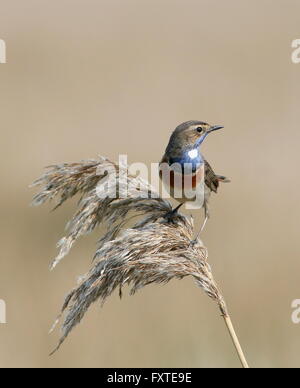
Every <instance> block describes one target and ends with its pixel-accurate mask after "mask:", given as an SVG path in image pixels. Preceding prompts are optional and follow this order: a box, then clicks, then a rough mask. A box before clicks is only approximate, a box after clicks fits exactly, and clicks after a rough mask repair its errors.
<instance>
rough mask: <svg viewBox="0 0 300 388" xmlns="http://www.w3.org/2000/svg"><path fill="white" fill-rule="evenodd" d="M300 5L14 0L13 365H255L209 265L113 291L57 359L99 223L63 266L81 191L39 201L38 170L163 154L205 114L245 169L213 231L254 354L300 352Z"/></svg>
mask: <svg viewBox="0 0 300 388" xmlns="http://www.w3.org/2000/svg"><path fill="white" fill-rule="evenodd" d="M299 15H300V1H299V0H255V1H253V0H251V1H250V0H247V1H245V0H244V1H239V0H227V1H220V0H219V1H216V0H210V1H208V0H98V1H96V0H94V1H93V0H60V1H58V0H56V1H49V0H27V1H23V2H22V1H16V0H9V1H8V0H1V2H0V38H1V39H4V40H5V41H6V44H7V64H1V65H0V85H1V86H0V87H1V97H0V99H1V104H0V120H1V121H0V125H1V182H2V185H1V186H2V187H1V219H0V228H1V264H0V299H4V300H5V301H6V303H7V320H8V323H7V324H6V325H0V343H1V347H0V348H1V349H0V366H1V367H216V366H217V367H236V366H237V367H238V366H239V361H238V359H237V357H236V354H235V352H234V349H233V346H232V344H231V342H230V338H229V336H228V334H227V332H226V329H225V327H224V325H223V322H222V319H221V318H220V316H219V313H218V311H217V308H216V306H215V305H214V304H213V303H212V302H211V301H210V300H209V299H208V298H207V297H206V296H205V295H204V294H203V293H202V291H201V290H199V289H197V288H196V287H195V285H194V282H193V281H192V279H185V280H183V281H173V282H172V283H170V284H169V285H167V286H164V287H161V286H149V287H147V288H146V289H144V290H142V291H141V292H140V293H138V294H137V295H136V296H134V297H129V296H128V295H125V296H124V299H123V300H122V301H121V302H120V301H119V299H118V296H117V295H114V296H113V297H112V298H111V299H110V300H109V301H108V302H107V303H106V304H105V306H104V308H103V309H101V308H100V307H99V306H94V308H92V309H91V311H90V312H89V314H88V315H87V316H86V318H85V319H84V320H83V322H82V324H81V325H80V326H79V327H77V328H76V330H75V331H74V332H73V333H72V334H71V335H70V337H69V338H68V340H67V341H66V343H65V344H64V346H63V347H62V348H61V350H60V351H59V352H58V353H56V354H55V355H54V356H53V357H51V358H49V357H48V354H49V352H50V351H51V350H52V349H53V347H54V346H55V344H56V341H57V340H58V336H59V332H58V331H56V332H55V333H54V334H52V335H48V330H49V328H50V326H51V324H52V322H53V320H54V318H55V317H56V315H57V313H58V311H59V309H60V307H61V303H62V301H63V298H64V296H65V294H66V293H67V292H68V291H69V290H70V289H71V288H72V287H73V286H74V285H75V284H76V280H77V276H79V275H81V274H84V273H85V272H87V270H88V269H89V266H90V263H91V258H92V255H93V252H94V250H95V246H96V241H97V238H98V237H99V234H100V231H98V233H97V232H96V233H94V234H93V235H91V236H89V237H87V238H85V239H82V240H81V241H80V242H79V243H78V244H77V245H76V246H75V248H74V249H73V251H72V252H71V254H70V255H69V256H68V257H67V258H66V259H65V260H64V261H63V262H62V264H61V265H60V266H58V267H57V269H56V270H55V271H54V272H52V273H50V272H49V271H48V264H49V263H50V260H51V259H52V258H53V257H54V256H55V254H56V248H55V243H56V241H57V240H58V239H59V238H60V237H61V236H62V235H63V232H64V225H65V223H66V221H67V219H68V218H69V217H70V216H71V215H72V212H73V209H74V204H75V202H73V203H71V204H69V205H66V206H64V207H63V208H61V209H60V210H59V211H57V212H56V213H52V214H51V213H50V209H51V207H50V206H45V207H41V208H30V207H29V202H30V200H31V197H32V196H33V194H34V192H35V191H34V190H31V189H28V185H29V184H30V183H31V182H32V181H33V180H34V179H35V178H36V177H38V176H39V175H40V174H41V173H42V171H43V167H44V166H46V165H49V164H52V163H57V162H63V161H78V160H81V159H84V158H93V157H97V155H99V154H102V155H106V156H108V157H109V158H111V159H117V157H118V155H119V154H120V153H128V155H129V159H130V162H135V161H145V162H146V163H148V164H149V163H150V162H152V161H153V162H156V161H158V160H159V159H160V157H161V155H162V153H163V151H164V149H165V146H166V143H167V141H168V138H169V135H170V132H171V130H172V129H173V128H174V127H175V126H176V125H177V124H179V123H180V122H182V121H185V120H189V119H200V120H205V121H208V122H210V123H212V124H224V125H225V127H226V130H224V131H222V133H221V132H219V133H218V134H215V135H214V136H211V137H210V138H209V139H208V141H207V142H206V144H205V146H204V148H203V150H204V153H205V155H206V156H207V158H208V159H209V161H210V162H211V164H212V165H213V167H214V168H215V169H216V171H217V172H219V173H222V174H225V175H227V176H229V177H230V178H231V179H232V183H231V184H230V185H224V186H222V188H221V190H220V193H219V195H218V196H214V198H213V199H212V218H211V220H210V222H209V224H208V226H207V229H206V230H205V232H204V234H203V239H204V241H205V244H206V245H207V247H208V248H209V253H210V262H211V263H212V266H213V270H214V273H215V277H216V278H217V280H218V282H219V284H220V286H221V288H222V290H223V293H224V295H225V298H226V300H227V303H228V305H229V308H230V311H231V313H232V317H233V320H234V323H235V326H236V329H237V332H238V334H239V336H240V340H241V342H242V345H243V347H244V349H245V352H246V355H247V357H248V359H249V362H250V364H251V365H252V366H256V367H299V366H300V353H299V349H300V325H295V324H293V323H292V322H291V314H292V309H291V303H292V301H293V300H294V299H297V298H298V299H299V298H300V285H299V272H300V261H299V218H300V217H299V216H300V211H299V189H300V181H299V171H298V167H299V162H300V153H299V141H300V130H299V117H297V114H298V112H299V99H300V89H299V84H300V64H299V65H296V64H293V63H292V62H291V53H292V49H291V42H292V40H294V39H297V38H300V28H299V27H300V26H299ZM198 222H200V218H199V216H198Z"/></svg>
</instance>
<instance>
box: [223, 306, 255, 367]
mask: <svg viewBox="0 0 300 388" xmlns="http://www.w3.org/2000/svg"><path fill="white" fill-rule="evenodd" d="M223 317H224V321H225V324H226V326H227V328H228V331H229V334H230V336H231V339H232V341H233V344H234V346H235V349H236V351H237V354H238V356H239V358H240V361H241V363H242V366H243V368H245V369H249V365H248V363H247V360H246V357H245V355H244V352H243V349H242V347H241V345H240V342H239V339H238V337H237V335H236V332H235V330H234V327H233V324H232V321H231V319H230V316H229V315H228V314H227V315H223Z"/></svg>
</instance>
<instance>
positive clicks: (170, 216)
mask: <svg viewBox="0 0 300 388" xmlns="http://www.w3.org/2000/svg"><path fill="white" fill-rule="evenodd" d="M182 205H183V203H180V204H179V205H178V206H176V207H175V209H172V210H171V211H169V212H168V213H167V214H166V215H165V216H164V218H165V219H166V220H167V222H168V223H171V222H172V223H173V222H174V221H173V218H174V216H176V214H177V212H178V210H179V209H180V208H181V206H182Z"/></svg>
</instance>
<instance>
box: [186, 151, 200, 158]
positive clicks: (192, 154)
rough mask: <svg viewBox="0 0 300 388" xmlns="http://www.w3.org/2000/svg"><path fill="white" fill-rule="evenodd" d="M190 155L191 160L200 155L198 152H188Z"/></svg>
mask: <svg viewBox="0 0 300 388" xmlns="http://www.w3.org/2000/svg"><path fill="white" fill-rule="evenodd" d="M188 155H189V157H190V158H191V159H195V158H197V157H198V155H199V153H198V150H191V151H189V152H188Z"/></svg>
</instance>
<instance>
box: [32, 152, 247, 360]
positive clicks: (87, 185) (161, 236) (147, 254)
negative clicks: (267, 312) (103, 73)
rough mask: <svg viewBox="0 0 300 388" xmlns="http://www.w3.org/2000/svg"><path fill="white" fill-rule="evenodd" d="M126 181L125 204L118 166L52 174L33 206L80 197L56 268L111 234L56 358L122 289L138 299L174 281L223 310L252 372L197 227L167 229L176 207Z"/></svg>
mask: <svg viewBox="0 0 300 388" xmlns="http://www.w3.org/2000/svg"><path fill="white" fill-rule="evenodd" d="M113 171H114V173H116V178H117V179H116V183H115V184H114V183H112V182H109V183H107V180H106V178H107V177H108V176H109V175H110V174H111V173H112V172H113ZM122 179H123V178H122ZM126 179H127V183H128V187H129V190H128V193H127V197H126V198H123V197H122V196H121V195H120V187H119V185H118V183H119V181H120V180H121V173H120V168H119V166H117V165H116V164H115V163H112V162H110V161H109V160H107V159H106V158H103V157H100V158H99V159H98V160H89V161H82V162H80V163H70V164H67V163H65V164H61V165H56V166H51V167H49V168H48V171H46V173H45V174H44V175H43V176H42V177H41V178H40V179H38V180H37V181H36V182H35V183H34V184H33V185H34V186H37V185H42V186H43V188H42V190H41V191H40V192H39V193H38V194H37V195H36V196H35V197H34V199H33V204H34V205H40V204H43V203H45V202H46V201H48V200H52V199H54V198H58V203H57V205H56V207H58V206H60V205H62V203H63V202H64V201H66V200H67V199H68V198H71V197H73V196H74V195H76V194H78V193H79V194H81V199H80V201H79V204H78V210H77V212H76V213H75V215H74V216H73V218H72V219H71V221H70V222H69V223H68V228H67V230H68V233H67V235H66V236H65V237H64V238H63V239H61V240H60V242H59V244H58V246H59V248H60V252H59V255H58V256H57V258H56V259H55V260H54V261H53V264H52V266H51V268H54V267H55V266H56V265H57V264H58V263H59V261H60V260H61V259H62V258H63V257H64V256H65V255H67V254H68V253H69V251H70V249H71V247H72V246H73V244H74V243H75V241H76V240H77V239H78V238H79V237H80V236H81V235H84V234H87V233H89V232H91V231H93V230H94V229H95V227H96V226H98V225H99V224H100V223H101V224H105V225H106V227H107V231H106V233H105V235H104V236H103V237H102V238H101V240H100V241H99V247H98V249H97V252H96V254H95V260H94V263H93V266H92V268H91V270H90V271H89V272H88V274H87V275H85V276H84V277H83V278H82V279H81V282H80V285H79V286H78V287H76V288H75V289H74V290H73V291H71V292H70V293H69V295H68V296H67V297H66V299H65V302H64V305H63V307H62V313H61V315H60V316H59V318H58V319H57V321H56V322H55V325H56V324H57V323H58V321H59V319H60V318H61V316H62V314H63V313H65V312H66V314H65V318H64V320H63V324H62V336H61V339H60V341H59V344H58V346H57V348H56V349H55V350H54V352H55V351H56V350H58V348H59V347H60V346H61V345H62V343H63V342H64V340H65V339H66V337H67V336H68V335H69V333H70V332H71V331H72V329H73V328H74V327H75V326H76V325H77V324H79V323H80V321H81V319H82V318H83V316H84V315H85V313H86V311H87V310H88V308H89V307H90V305H91V304H92V303H94V302H96V301H97V300H100V301H101V302H102V303H104V302H105V300H106V299H107V298H108V297H109V296H110V295H111V293H112V292H113V291H114V290H115V289H117V288H118V289H119V295H120V297H121V296H122V287H123V286H124V285H126V284H127V285H130V286H131V294H134V293H135V292H136V291H137V290H139V289H141V288H142V287H144V286H146V285H148V284H151V283H167V282H169V281H170V280H171V279H173V278H177V279H182V278H183V277H186V276H192V277H193V278H194V279H195V281H196V284H197V285H198V286H199V287H200V288H202V289H203V290H204V292H205V293H206V294H207V295H208V296H209V297H210V298H211V299H213V300H214V301H215V302H216V303H217V304H218V306H219V309H220V311H221V315H222V316H223V317H224V320H225V323H226V325H227V327H228V330H229V333H230V335H231V338H232V339H233V343H234V345H235V348H236V350H237V353H238V355H239V358H240V360H241V362H242V365H243V366H244V367H248V365H247V362H246V359H245V357H244V354H243V351H242V348H241V346H240V344H239V341H238V338H237V336H236V334H235V331H234V328H233V326H232V323H231V320H230V316H229V314H228V310H227V307H226V304H225V301H224V298H223V296H222V294H221V292H220V290H219V288H218V286H217V284H216V282H215V280H214V278H213V275H212V272H211V268H210V266H209V264H208V261H207V258H208V255H207V249H206V248H205V246H204V245H203V243H202V241H201V240H199V239H198V240H197V242H196V244H191V240H192V239H193V238H194V237H193V235H194V227H193V220H192V219H190V218H188V217H186V216H184V215H183V214H180V213H177V214H176V216H175V217H174V218H173V220H172V221H173V222H168V220H167V218H166V215H167V214H168V213H169V212H170V211H171V209H172V206H171V204H170V203H169V202H168V201H166V200H165V199H162V198H161V197H160V196H159V195H158V193H157V192H155V190H154V189H153V187H151V186H150V185H149V184H148V182H146V181H144V180H142V179H140V178H137V177H132V176H127V177H126ZM105 182H106V183H105ZM104 184H106V189H107V190H108V192H109V193H112V194H113V193H117V195H116V198H110V197H109V196H106V197H103V198H99V188H100V189H101V186H103V185H104ZM56 207H55V208H56ZM130 216H131V217H130ZM137 216H140V217H142V218H141V219H139V220H137V221H136V223H135V224H134V225H133V226H132V227H131V228H128V227H127V229H124V227H125V226H126V223H127V222H128V219H132V218H134V217H137ZM55 325H54V326H55Z"/></svg>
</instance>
